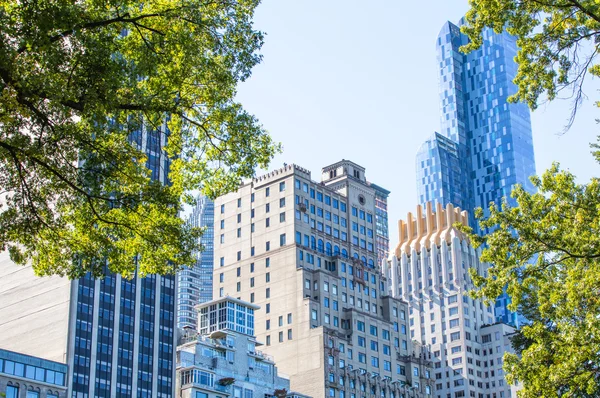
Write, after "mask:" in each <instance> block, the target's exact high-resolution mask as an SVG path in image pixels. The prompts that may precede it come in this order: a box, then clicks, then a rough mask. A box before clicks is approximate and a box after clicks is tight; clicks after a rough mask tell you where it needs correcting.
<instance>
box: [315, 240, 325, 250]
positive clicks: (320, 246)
mask: <svg viewBox="0 0 600 398" xmlns="http://www.w3.org/2000/svg"><path fill="white" fill-rule="evenodd" d="M317 250H318V251H320V252H321V253H323V252H324V251H325V250H324V246H323V240H322V239H319V241H318V242H317Z"/></svg>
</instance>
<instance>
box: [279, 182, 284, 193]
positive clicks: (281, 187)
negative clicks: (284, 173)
mask: <svg viewBox="0 0 600 398" xmlns="http://www.w3.org/2000/svg"><path fill="white" fill-rule="evenodd" d="M283 191H285V181H283V182H280V183H279V192H283Z"/></svg>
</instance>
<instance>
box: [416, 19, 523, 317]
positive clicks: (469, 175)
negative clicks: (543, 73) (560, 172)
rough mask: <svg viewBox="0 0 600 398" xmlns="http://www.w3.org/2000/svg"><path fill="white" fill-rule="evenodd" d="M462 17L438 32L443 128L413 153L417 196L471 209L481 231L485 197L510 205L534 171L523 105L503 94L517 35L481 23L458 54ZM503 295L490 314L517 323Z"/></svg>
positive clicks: (507, 91)
mask: <svg viewBox="0 0 600 398" xmlns="http://www.w3.org/2000/svg"><path fill="white" fill-rule="evenodd" d="M463 23H464V19H462V20H461V21H460V23H459V25H458V26H457V25H455V24H453V23H451V22H447V23H446V24H444V26H443V27H442V30H441V31H440V33H439V35H438V38H437V62H438V66H439V68H440V74H439V75H438V77H439V90H440V92H439V95H440V111H441V126H440V127H441V129H440V133H436V134H434V135H433V137H431V138H430V139H429V140H428V141H427V142H426V143H425V144H424V145H423V146H422V147H421V148H420V150H419V151H418V153H417V161H416V166H417V167H416V168H417V190H418V195H419V197H418V200H419V203H421V205H423V206H424V205H425V203H426V202H428V201H432V202H433V204H434V205H435V204H436V203H440V204H441V205H442V206H446V205H447V204H449V203H451V204H453V205H456V206H459V207H461V208H462V209H464V210H467V212H468V213H469V216H470V220H469V221H470V222H469V224H470V226H471V227H473V228H474V229H475V230H476V231H477V232H485V231H479V228H478V225H476V223H475V219H474V217H473V214H474V210H475V209H476V208H478V207H481V208H483V209H484V211H485V212H486V214H487V212H488V208H489V204H490V203H491V202H494V203H497V204H500V203H501V201H502V199H503V198H507V199H508V201H509V204H511V205H514V204H515V202H514V200H513V199H511V198H510V192H511V190H512V188H513V186H514V185H515V184H521V185H522V186H523V187H524V188H525V189H526V190H528V191H529V192H533V191H534V190H535V189H534V186H533V184H532V183H531V181H529V177H530V176H532V175H534V174H535V160H534V155H533V140H532V134H531V121H530V115H529V109H528V108H527V105H525V104H523V103H516V104H514V103H508V102H507V98H508V97H509V96H511V95H512V94H514V93H515V92H516V86H515V85H514V83H512V81H513V79H514V78H515V75H516V71H517V65H516V63H515V61H514V58H515V56H516V54H517V45H516V39H515V38H514V37H513V36H511V35H509V34H508V33H506V32H503V33H501V34H496V33H494V32H493V30H491V29H487V30H485V31H484V32H483V44H482V46H481V48H479V49H478V50H476V51H473V52H471V53H469V54H463V53H461V52H460V51H459V48H460V46H462V45H464V44H466V43H467V42H468V38H467V36H465V35H463V34H462V33H461V32H460V28H459V26H460V25H461V24H463ZM507 303H508V298H507V297H506V295H504V296H503V297H501V298H500V299H499V300H498V302H497V306H496V314H495V315H496V319H497V320H498V321H503V322H506V323H509V324H512V325H518V318H517V315H516V314H514V313H511V312H510V311H508V310H507V309H506V305H507Z"/></svg>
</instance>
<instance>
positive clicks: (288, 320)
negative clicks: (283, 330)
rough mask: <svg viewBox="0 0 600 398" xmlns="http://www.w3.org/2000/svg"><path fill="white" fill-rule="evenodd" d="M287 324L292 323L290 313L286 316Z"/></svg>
mask: <svg viewBox="0 0 600 398" xmlns="http://www.w3.org/2000/svg"><path fill="white" fill-rule="evenodd" d="M287 323H288V325H289V324H290V323H292V314H291V313H289V314H287Z"/></svg>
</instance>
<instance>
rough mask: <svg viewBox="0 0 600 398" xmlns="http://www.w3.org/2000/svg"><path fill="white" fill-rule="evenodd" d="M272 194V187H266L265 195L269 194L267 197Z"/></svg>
mask: <svg viewBox="0 0 600 398" xmlns="http://www.w3.org/2000/svg"><path fill="white" fill-rule="evenodd" d="M270 194H271V188H269V187H267V188H266V189H265V196H267V197H268V196H269V195H270Z"/></svg>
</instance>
